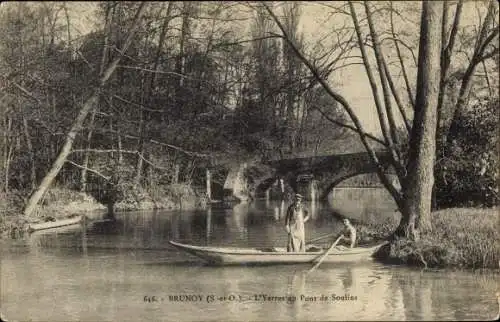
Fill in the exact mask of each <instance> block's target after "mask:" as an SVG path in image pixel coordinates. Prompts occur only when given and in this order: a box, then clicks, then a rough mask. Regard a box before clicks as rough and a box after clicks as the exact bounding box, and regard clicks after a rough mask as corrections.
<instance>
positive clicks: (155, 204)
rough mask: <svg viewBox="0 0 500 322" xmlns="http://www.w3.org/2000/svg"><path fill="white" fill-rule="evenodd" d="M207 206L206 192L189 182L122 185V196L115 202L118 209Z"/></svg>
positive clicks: (115, 207) (170, 208)
mask: <svg viewBox="0 0 500 322" xmlns="http://www.w3.org/2000/svg"><path fill="white" fill-rule="evenodd" d="M205 206H206V200H205V198H204V194H202V193H198V192H196V191H195V190H194V189H193V188H192V187H191V186H190V185H188V184H171V185H165V186H164V185H154V186H148V187H140V186H134V185H127V186H122V187H121V188H120V198H119V200H118V201H117V202H116V203H115V205H114V209H115V210H117V211H129V210H153V209H167V210H172V209H195V208H203V207H205Z"/></svg>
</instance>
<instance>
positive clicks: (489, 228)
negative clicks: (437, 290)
mask: <svg viewBox="0 0 500 322" xmlns="http://www.w3.org/2000/svg"><path fill="white" fill-rule="evenodd" d="M498 211H499V209H498V208H490V209H476V208H451V209H444V210H440V211H436V212H433V214H432V225H433V230H432V232H430V233H425V234H422V235H421V237H420V240H419V241H410V240H407V239H399V240H395V241H392V242H391V243H390V244H388V245H387V246H385V247H383V248H382V249H381V250H380V251H379V252H378V253H377V254H376V256H375V257H376V259H377V260H379V261H380V262H382V263H386V264H403V265H409V266H420V267H426V268H471V269H499V268H500V267H499V264H500V229H499V228H500V227H499V226H500V224H499V221H498ZM398 221H399V219H397V220H396V219H395V220H393V221H389V222H385V223H378V224H377V223H369V224H367V225H363V226H361V227H360V229H359V230H360V240H361V241H365V240H366V241H369V240H370V239H379V238H385V237H387V236H389V235H390V233H391V232H392V231H393V230H394V229H395V228H396V227H397V224H398Z"/></svg>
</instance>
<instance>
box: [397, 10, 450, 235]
mask: <svg viewBox="0 0 500 322" xmlns="http://www.w3.org/2000/svg"><path fill="white" fill-rule="evenodd" d="M442 10H443V2H441V1H424V2H423V4H422V17H421V26H420V45H419V58H418V74H417V94H416V99H415V116H414V119H413V128H412V133H411V137H410V146H409V155H408V158H409V162H408V165H407V173H408V174H407V176H406V178H405V180H404V182H403V187H402V188H403V193H404V200H403V209H402V219H401V222H400V225H399V227H398V229H397V230H396V232H395V235H398V236H404V237H407V238H411V239H418V238H419V233H420V232H425V231H430V230H431V229H432V226H431V217H430V216H431V198H432V187H433V185H434V159H435V155H436V149H435V146H436V140H435V137H436V122H437V104H438V96H439V84H440V51H441V32H440V26H441V19H442Z"/></svg>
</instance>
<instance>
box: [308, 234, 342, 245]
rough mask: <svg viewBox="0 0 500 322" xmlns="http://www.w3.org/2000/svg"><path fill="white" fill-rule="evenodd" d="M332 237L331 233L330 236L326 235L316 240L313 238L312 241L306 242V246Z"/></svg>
mask: <svg viewBox="0 0 500 322" xmlns="http://www.w3.org/2000/svg"><path fill="white" fill-rule="evenodd" d="M333 235H335V233H331V234H326V235H323V236H319V237H318V238H314V239H313V240H310V241H308V242H307V244H312V243H314V242H317V241H318V240H322V239H325V238H328V237H332V236H333Z"/></svg>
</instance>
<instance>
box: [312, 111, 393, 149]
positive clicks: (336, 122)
mask: <svg viewBox="0 0 500 322" xmlns="http://www.w3.org/2000/svg"><path fill="white" fill-rule="evenodd" d="M313 109H315V110H317V111H318V112H319V113H320V114H321V115H323V117H324V118H325V119H327V120H328V121H330V122H331V123H333V124H336V125H338V126H341V127H344V128H346V129H349V130H352V131H354V132H356V133H358V134H360V135H365V136H366V137H368V138H369V139H371V140H373V141H375V142H377V143H378V144H381V145H382V146H384V147H386V148H387V143H386V142H384V141H383V140H381V139H379V138H377V137H376V136H374V135H372V134H370V133H362V132H360V130H359V129H357V128H356V127H354V126H352V125H349V124H345V123H342V122H340V121H338V120H336V119H334V118H332V117H330V116H329V115H328V114H326V112H325V111H323V110H322V109H321V108H319V107H317V106H313Z"/></svg>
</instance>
